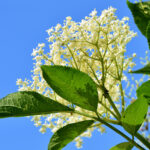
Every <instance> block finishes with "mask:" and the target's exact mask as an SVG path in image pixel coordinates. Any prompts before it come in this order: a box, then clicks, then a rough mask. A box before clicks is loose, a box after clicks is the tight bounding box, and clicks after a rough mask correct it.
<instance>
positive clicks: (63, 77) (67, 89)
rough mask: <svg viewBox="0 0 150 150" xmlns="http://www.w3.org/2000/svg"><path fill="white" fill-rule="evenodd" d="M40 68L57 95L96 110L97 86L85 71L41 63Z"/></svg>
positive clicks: (80, 105) (85, 107)
mask: <svg viewBox="0 0 150 150" xmlns="http://www.w3.org/2000/svg"><path fill="white" fill-rule="evenodd" d="M41 69H42V72H43V77H44V79H45V80H46V81H47V83H48V84H49V85H50V87H51V88H52V89H53V90H54V91H55V92H56V93H57V94H58V95H59V96H61V97H62V98H64V99H66V100H67V101H69V102H71V103H73V104H75V105H78V106H79V107H81V108H84V109H87V110H91V111H96V110H97V105H98V92H97V86H96V84H95V83H94V81H93V80H92V78H91V77H89V76H88V75H87V74H86V73H84V72H81V71H79V70H77V69H74V68H71V67H67V66H59V65H53V66H47V65H43V66H42V67H41Z"/></svg>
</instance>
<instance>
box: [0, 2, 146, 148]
mask: <svg viewBox="0 0 150 150" xmlns="http://www.w3.org/2000/svg"><path fill="white" fill-rule="evenodd" d="M132 2H133V1H132ZM109 6H113V7H114V8H116V9H117V12H116V15H117V16H118V17H119V18H120V19H121V18H122V17H124V16H128V17H130V21H129V25H130V27H131V30H134V31H135V32H137V33H138V36H137V37H136V38H134V39H133V40H132V41H131V42H130V43H129V44H128V46H127V54H128V55H131V54H132V53H133V52H136V53H137V56H139V57H140V56H144V51H145V50H148V45H147V41H146V39H145V38H144V36H143V35H141V33H140V32H139V30H138V29H137V27H136V25H135V24H134V21H133V18H132V16H131V12H130V11H129V9H128V8H127V5H126V0H72V1H71V0H21V1H20V0H13V1H12V0H5V1H1V3H0V19H1V20H0V69H1V72H0V98H2V97H4V96H6V95H7V94H9V93H13V92H16V91H17V86H16V80H17V78H22V79H25V78H28V79H31V72H30V71H31V70H32V67H33V61H32V57H31V53H32V49H33V48H35V47H36V46H37V44H38V43H41V42H45V41H46V38H47V37H48V35H47V33H46V32H45V31H46V30H47V29H48V28H50V27H51V26H55V25H56V24H57V23H62V22H63V20H64V19H65V17H67V16H71V17H72V18H73V20H75V21H80V20H81V19H82V18H84V17H85V16H87V15H88V14H89V13H90V12H91V11H92V10H93V9H94V8H96V9H97V11H98V13H99V14H100V12H101V11H102V10H103V9H107V8H108V7H109ZM138 60H139V59H136V61H137V62H139V61H138ZM137 64H138V65H137V67H135V69H136V68H139V67H141V65H140V64H139V63H137ZM30 120H31V119H29V118H27V117H25V118H8V119H1V120H0V149H2V150H10V149H11V150H47V145H48V142H49V140H50V137H51V136H52V133H51V132H50V131H48V132H47V133H46V134H44V135H43V134H41V133H40V132H39V131H38V130H39V129H38V128H36V127H35V126H34V125H33V122H31V121H30ZM123 141H125V140H124V139H123V138H122V137H120V136H119V135H117V134H116V133H114V132H112V131H110V129H107V133H106V134H103V135H101V133H100V132H94V133H93V136H92V138H91V139H89V138H86V139H85V140H84V144H83V148H82V149H83V150H108V149H109V148H111V147H112V146H114V145H116V144H118V143H120V142H123ZM64 150H76V147H75V144H74V143H71V144H69V145H68V146H67V147H65V148H64Z"/></svg>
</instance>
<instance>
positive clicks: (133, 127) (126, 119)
mask: <svg viewBox="0 0 150 150" xmlns="http://www.w3.org/2000/svg"><path fill="white" fill-rule="evenodd" d="M147 111H148V103H147V100H146V99H145V98H144V97H139V98H138V99H137V100H136V101H135V102H133V103H132V104H130V105H129V106H128V107H127V109H126V110H125V112H124V114H123V115H122V118H121V122H122V125H123V127H124V129H125V130H126V131H128V132H129V133H130V134H132V135H135V133H136V132H137V131H138V129H139V128H140V126H141V125H142V123H143V121H144V119H145V117H146V114H147Z"/></svg>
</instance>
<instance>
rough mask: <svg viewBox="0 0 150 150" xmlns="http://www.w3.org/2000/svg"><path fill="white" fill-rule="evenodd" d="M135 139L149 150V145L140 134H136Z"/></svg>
mask: <svg viewBox="0 0 150 150" xmlns="http://www.w3.org/2000/svg"><path fill="white" fill-rule="evenodd" d="M135 137H136V138H137V139H138V140H139V141H141V142H142V143H143V144H144V145H145V146H147V147H148V148H149V149H150V143H149V142H148V141H147V140H146V139H145V138H144V137H143V136H142V135H141V134H139V133H136V134H135Z"/></svg>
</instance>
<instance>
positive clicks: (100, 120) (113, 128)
mask: <svg viewBox="0 0 150 150" xmlns="http://www.w3.org/2000/svg"><path fill="white" fill-rule="evenodd" d="M97 117H98V118H97V121H99V122H101V123H103V124H104V125H106V126H107V127H109V128H110V129H112V130H114V131H115V132H116V133H118V134H119V135H121V136H122V137H124V138H125V139H126V140H128V141H129V142H131V143H132V144H133V145H135V146H136V147H137V148H139V149H140V150H145V149H144V148H143V147H141V146H140V145H139V144H137V143H136V142H135V141H133V140H132V139H131V138H129V137H128V136H126V135H125V134H124V133H123V132H121V131H120V130H118V129H117V128H115V127H113V126H112V125H110V124H109V123H107V122H105V121H104V120H103V119H101V118H100V117H99V116H98V114H97Z"/></svg>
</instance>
